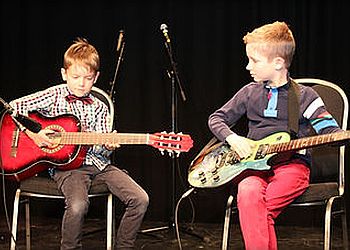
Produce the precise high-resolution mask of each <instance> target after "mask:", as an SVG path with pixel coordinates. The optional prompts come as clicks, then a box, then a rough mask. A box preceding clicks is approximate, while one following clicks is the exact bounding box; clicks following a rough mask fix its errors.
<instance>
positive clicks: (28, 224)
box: [25, 198, 31, 250]
mask: <svg viewBox="0 0 350 250" xmlns="http://www.w3.org/2000/svg"><path fill="white" fill-rule="evenodd" d="M25 211H26V249H27V250H30V246H31V241H30V204H29V198H28V200H26V202H25Z"/></svg>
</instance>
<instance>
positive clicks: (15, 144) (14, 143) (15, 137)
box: [10, 128, 20, 158]
mask: <svg viewBox="0 0 350 250" xmlns="http://www.w3.org/2000/svg"><path fill="white" fill-rule="evenodd" d="M19 132H20V130H19V128H16V129H15V130H14V131H13V134H12V143H11V153H10V156H11V157H13V158H15V157H16V156H17V149H18V140H19Z"/></svg>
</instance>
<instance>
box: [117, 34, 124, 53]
mask: <svg viewBox="0 0 350 250" xmlns="http://www.w3.org/2000/svg"><path fill="white" fill-rule="evenodd" d="M123 39H124V30H120V31H119V37H118V43H117V52H118V51H119V50H120V47H121V45H122V42H123Z"/></svg>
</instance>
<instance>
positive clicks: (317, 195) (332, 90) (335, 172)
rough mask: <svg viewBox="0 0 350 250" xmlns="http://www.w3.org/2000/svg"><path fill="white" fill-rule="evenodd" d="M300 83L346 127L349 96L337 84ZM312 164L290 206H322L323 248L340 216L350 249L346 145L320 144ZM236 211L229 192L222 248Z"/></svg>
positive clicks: (330, 238)
mask: <svg viewBox="0 0 350 250" xmlns="http://www.w3.org/2000/svg"><path fill="white" fill-rule="evenodd" d="M295 81H296V82H297V83H300V84H303V85H306V86H311V87H312V88H314V89H315V90H316V91H317V92H318V94H319V95H320V96H321V98H322V99H323V101H324V103H325V105H326V106H327V109H328V111H329V112H330V113H331V114H332V115H333V117H334V118H335V119H336V120H337V122H338V124H339V126H340V127H341V128H342V129H344V130H346V129H347V120H348V111H349V107H348V99H347V97H346V95H345V93H344V91H343V90H342V89H341V88H340V87H339V86H337V85H335V84H333V83H331V82H328V81H324V80H320V79H310V78H304V79H295ZM312 156H313V162H312V168H311V181H310V187H309V188H308V189H307V190H306V191H305V193H304V194H302V195H301V196H300V197H298V198H297V199H296V200H295V201H294V202H293V203H292V204H290V205H289V207H316V206H318V207H320V208H323V209H324V210H325V211H324V249H331V240H332V237H331V228H332V217H333V216H336V215H340V216H341V221H342V233H343V248H344V249H348V235H347V222H346V209H345V206H346V203H345V197H344V189H345V175H344V167H345V146H341V147H332V146H329V147H318V148H313V149H312ZM233 209H234V211H237V209H236V206H235V198H234V196H233V195H230V196H229V198H228V201H227V205H226V212H225V221H224V228H223V239H222V249H228V246H229V236H230V219H231V216H232V210H233Z"/></svg>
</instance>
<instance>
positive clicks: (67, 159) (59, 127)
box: [0, 112, 193, 181]
mask: <svg viewBox="0 0 350 250" xmlns="http://www.w3.org/2000/svg"><path fill="white" fill-rule="evenodd" d="M29 117H30V118H31V119H33V120H35V121H37V122H38V123H40V124H41V126H42V128H43V129H50V130H53V131H54V132H53V133H50V134H48V137H50V138H51V139H52V140H54V142H55V143H54V146H53V147H44V148H40V147H38V146H37V145H36V144H35V143H34V142H33V141H32V140H31V139H30V138H29V137H28V136H27V134H26V133H25V132H23V131H22V130H20V129H19V127H18V126H17V125H16V123H15V121H14V120H13V118H12V116H11V115H9V114H8V113H4V114H3V115H2V117H1V123H0V140H1V141H0V156H1V158H0V168H1V169H2V173H3V174H5V176H6V177H8V178H12V179H16V180H17V181H19V180H23V179H25V178H28V177H31V176H33V175H35V174H37V173H39V172H41V171H43V170H45V169H47V168H50V167H55V168H58V169H60V170H69V169H75V168H78V167H80V166H81V164H82V163H83V161H84V159H85V155H86V152H87V150H88V147H89V146H91V145H103V144H106V143H118V144H144V145H150V146H152V147H155V148H157V149H159V150H160V151H161V152H162V153H164V152H168V153H170V154H172V153H174V154H176V155H177V156H178V155H179V154H180V153H181V152H188V151H189V150H190V149H191V148H192V146H193V141H192V139H191V137H190V136H189V135H186V134H182V133H178V134H175V133H165V132H161V133H154V134H140V133H94V132H81V131H80V130H81V124H80V121H79V119H78V118H77V117H76V116H74V115H60V116H57V117H52V118H51V117H50V118H49V117H44V116H42V115H40V114H39V113H37V112H35V113H31V114H29Z"/></svg>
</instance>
